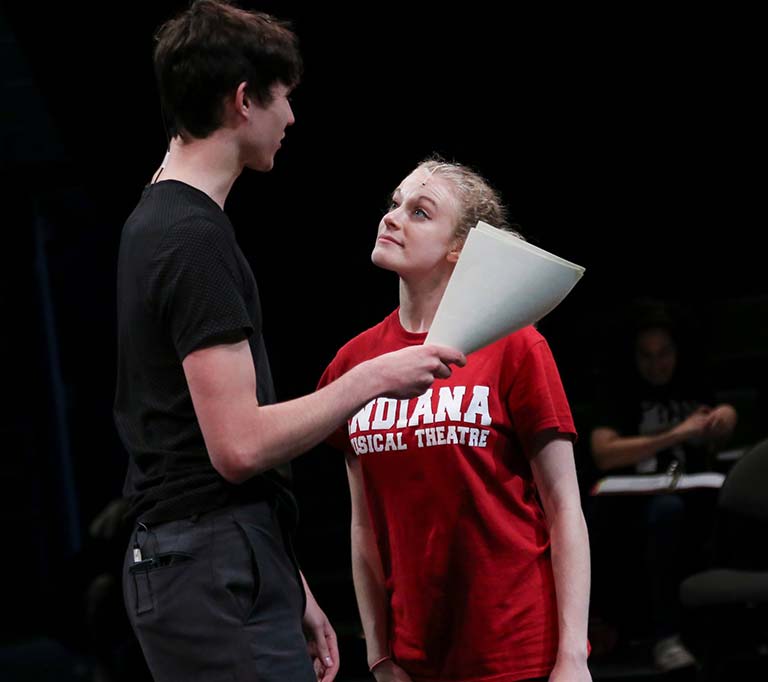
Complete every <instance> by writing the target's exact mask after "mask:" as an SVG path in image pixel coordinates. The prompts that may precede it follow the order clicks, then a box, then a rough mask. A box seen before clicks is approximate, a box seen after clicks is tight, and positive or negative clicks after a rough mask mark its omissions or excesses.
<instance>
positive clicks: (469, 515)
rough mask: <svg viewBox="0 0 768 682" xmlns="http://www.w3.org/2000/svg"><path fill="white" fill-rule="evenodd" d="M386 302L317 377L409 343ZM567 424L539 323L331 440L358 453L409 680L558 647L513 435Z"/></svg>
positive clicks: (388, 402) (537, 518)
mask: <svg viewBox="0 0 768 682" xmlns="http://www.w3.org/2000/svg"><path fill="white" fill-rule="evenodd" d="M425 337H426V334H425V333H412V332H408V331H406V330H405V329H403V327H402V325H401V324H400V321H399V317H398V311H397V310H396V311H394V312H393V313H392V314H391V315H389V316H388V317H387V318H386V319H385V320H384V321H383V322H381V323H380V324H378V325H376V326H375V327H372V328H371V329H369V330H368V331H366V332H364V333H362V334H360V335H359V336H357V337H356V338H354V339H352V341H350V342H349V343H347V344H346V345H345V346H344V347H343V348H342V349H341V350H340V351H339V352H338V354H337V355H336V357H335V358H334V360H333V362H332V363H331V364H330V365H329V367H328V368H327V369H326V371H325V373H324V374H323V376H322V378H321V380H320V386H324V385H325V384H327V383H330V382H331V381H333V380H335V379H337V378H338V377H339V376H341V375H342V374H344V373H345V372H347V371H348V370H349V369H351V368H352V367H354V366H355V365H357V364H359V363H360V362H362V361H364V360H367V359H369V358H372V357H376V356H378V355H381V354H382V353H387V352H389V351H393V350H397V349H399V348H403V347H405V346H409V345H415V344H421V343H423V342H424V339H425ZM544 429H557V430H558V431H559V432H560V433H563V434H567V435H568V436H569V437H572V436H575V429H574V425H573V419H572V417H571V412H570V409H569V407H568V401H567V399H566V397H565V392H564V391H563V387H562V384H561V381H560V377H559V374H558V371H557V367H556V366H555V362H554V359H553V358H552V354H551V352H550V350H549V346H548V345H547V342H546V341H545V340H544V337H542V336H541V334H539V332H538V331H536V330H535V329H534V328H533V327H527V328H525V329H522V330H520V331H519V332H516V333H514V334H511V335H510V336H508V337H506V338H503V339H501V340H500V341H497V342H496V343H493V344H491V345H490V346H487V347H486V348H483V349H481V350H479V351H476V352H474V353H472V354H471V355H469V357H468V359H467V365H466V366H465V367H463V368H454V369H453V374H452V376H451V377H450V378H448V379H441V380H437V381H436V382H435V383H434V385H433V386H432V388H431V389H430V390H428V391H427V392H426V393H424V394H423V395H422V396H420V397H419V398H413V399H411V400H395V399H391V398H377V399H376V400H373V401H371V402H370V403H369V404H368V405H366V406H365V407H364V408H363V409H362V410H361V411H360V412H358V413H357V414H356V415H355V416H354V417H352V418H351V419H350V420H349V421H348V424H347V429H343V428H342V429H341V430H339V431H337V432H336V433H335V434H334V435H333V436H332V437H331V438H330V442H331V443H332V444H333V445H335V446H336V447H338V448H340V449H343V450H344V451H345V452H347V453H348V454H349V456H359V457H360V463H361V468H362V475H363V480H364V486H365V494H366V498H367V502H368V510H369V513H370V518H371V522H372V525H373V528H374V532H375V535H376V541H377V545H378V549H379V553H380V556H381V560H382V565H383V568H384V577H385V581H386V589H387V593H388V595H389V607H390V608H389V624H390V647H391V651H392V656H393V658H394V660H395V661H396V662H397V663H398V664H399V665H400V666H402V667H403V668H404V669H405V670H406V671H407V672H408V673H409V674H410V675H411V676H412V677H413V678H414V680H420V681H421V680H424V681H426V680H430V681H437V680H440V681H441V682H446V681H449V680H450V681H452V682H453V681H455V682H458V681H461V682H470V681H471V682H480V681H483V682H486V681H487V682H490V681H491V680H492V681H493V682H513V681H514V680H521V679H525V678H529V677H539V676H544V675H548V674H549V673H550V672H551V670H552V667H553V666H554V662H555V657H556V654H557V610H556V603H555V586H554V580H553V576H552V567H551V562H550V550H549V534H548V531H547V525H546V520H545V518H544V513H543V510H542V507H541V504H540V502H539V500H538V497H537V494H536V486H535V484H534V481H533V476H532V474H531V469H530V466H529V463H528V459H527V457H526V455H525V450H526V444H527V443H529V442H530V441H531V439H532V438H533V436H534V435H535V434H536V433H537V432H539V431H542V430H544Z"/></svg>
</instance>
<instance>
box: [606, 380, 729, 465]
mask: <svg viewBox="0 0 768 682" xmlns="http://www.w3.org/2000/svg"><path fill="white" fill-rule="evenodd" d="M627 383H628V384H629V385H623V386H618V385H614V386H613V387H612V389H609V390H607V391H606V392H605V393H604V395H603V396H602V400H601V404H600V407H599V409H598V415H597V418H596V422H595V426H596V427H607V428H610V429H613V430H614V431H616V432H618V433H619V435H621V436H623V437H625V438H628V437H629V438H631V437H633V436H651V435H656V434H658V433H663V432H665V431H668V430H669V429H671V428H673V427H674V426H676V425H677V424H679V423H680V422H682V421H684V420H685V419H686V418H688V417H689V416H690V415H691V414H692V413H693V412H695V411H696V409H698V408H699V407H701V406H702V405H707V406H710V407H713V406H714V400H713V397H712V392H711V391H710V390H708V389H706V388H705V387H703V386H699V385H697V384H696V383H695V382H691V381H685V380H682V379H680V378H676V379H673V380H672V381H671V382H670V383H669V384H668V385H666V386H651V385H649V384H647V383H645V382H643V381H640V380H639V379H638V380H635V381H634V382H627ZM707 458H708V451H707V449H706V447H705V446H704V444H703V443H702V442H700V441H698V442H697V441H696V440H695V439H694V440H692V441H688V442H685V443H681V444H679V445H676V446H674V447H671V448H667V449H665V450H661V451H659V452H657V453H656V454H655V455H653V456H651V457H649V458H647V459H645V460H643V461H641V462H638V463H636V464H634V465H632V466H628V467H622V468H620V469H613V470H611V471H610V472H608V473H610V474H611V475H627V474H655V473H664V472H665V471H667V470H668V468H669V466H670V464H671V463H672V462H673V461H676V462H678V464H679V465H680V467H681V469H682V470H684V471H688V472H695V471H703V470H706V469H707V468H708V461H707Z"/></svg>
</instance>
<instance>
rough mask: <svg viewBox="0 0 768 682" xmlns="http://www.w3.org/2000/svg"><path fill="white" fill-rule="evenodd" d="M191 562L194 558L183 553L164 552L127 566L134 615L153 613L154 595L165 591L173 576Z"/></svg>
mask: <svg viewBox="0 0 768 682" xmlns="http://www.w3.org/2000/svg"><path fill="white" fill-rule="evenodd" d="M193 560H194V557H193V556H192V555H191V554H187V553H185V552H164V553H162V554H158V555H156V556H154V557H152V558H150V559H145V560H144V561H139V562H137V563H135V564H133V565H131V566H129V567H128V574H129V576H130V578H131V579H130V583H132V585H133V589H134V597H135V598H134V600H133V603H134V605H135V612H136V615H140V614H142V613H148V612H149V611H153V610H154V609H155V594H156V593H159V590H162V589H165V588H166V587H167V585H168V584H169V583H171V582H172V581H173V579H174V574H175V573H176V572H177V571H178V570H179V569H180V568H182V567H183V566H184V565H185V564H188V563H190V562H192V561H193Z"/></svg>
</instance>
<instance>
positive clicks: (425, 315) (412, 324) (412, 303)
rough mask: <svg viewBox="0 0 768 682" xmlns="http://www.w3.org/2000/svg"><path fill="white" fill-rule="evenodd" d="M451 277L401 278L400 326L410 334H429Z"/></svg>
mask: <svg viewBox="0 0 768 682" xmlns="http://www.w3.org/2000/svg"><path fill="white" fill-rule="evenodd" d="M449 277H450V275H449V276H448V277H445V278H440V279H438V280H429V279H422V280H413V279H408V280H406V279H404V278H402V277H401V278H400V311H399V316H400V324H401V325H403V328H404V329H405V330H407V331H409V332H427V331H429V328H430V327H431V326H432V321H433V320H434V319H435V313H436V312H437V306H438V305H440V301H441V300H442V298H443V294H444V293H445V287H446V286H448V279H449Z"/></svg>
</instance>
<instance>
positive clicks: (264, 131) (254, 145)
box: [244, 83, 295, 171]
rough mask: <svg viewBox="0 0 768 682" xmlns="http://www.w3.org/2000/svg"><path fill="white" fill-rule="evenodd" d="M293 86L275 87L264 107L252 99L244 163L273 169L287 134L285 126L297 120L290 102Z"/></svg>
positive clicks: (254, 166)
mask: <svg viewBox="0 0 768 682" xmlns="http://www.w3.org/2000/svg"><path fill="white" fill-rule="evenodd" d="M290 93H291V91H290V89H289V88H288V87H287V86H285V85H283V84H282V83H275V84H274V85H273V86H272V101H271V102H270V103H269V104H268V105H267V106H266V107H263V106H261V105H260V104H259V102H258V101H256V100H254V99H253V98H251V99H250V100H249V108H250V109H251V111H250V113H249V119H248V145H247V150H246V158H245V159H244V164H245V165H246V166H247V167H248V168H252V169H253V170H259V171H268V170H271V169H272V166H273V165H274V162H275V154H276V153H277V150H278V149H280V141H281V140H282V139H283V137H285V129H286V128H287V127H288V126H290V125H293V123H294V121H295V119H294V117H293V110H292V109H291V103H290V101H289V100H288V97H289V95H290Z"/></svg>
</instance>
